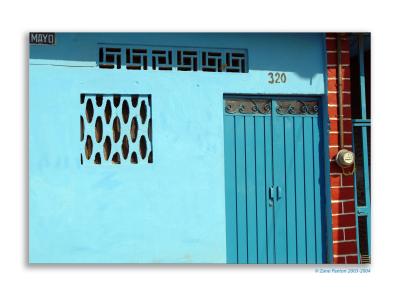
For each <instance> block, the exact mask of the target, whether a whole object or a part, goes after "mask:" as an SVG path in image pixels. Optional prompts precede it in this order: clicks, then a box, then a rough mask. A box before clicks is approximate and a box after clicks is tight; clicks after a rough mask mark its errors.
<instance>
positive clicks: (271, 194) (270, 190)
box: [268, 186, 275, 207]
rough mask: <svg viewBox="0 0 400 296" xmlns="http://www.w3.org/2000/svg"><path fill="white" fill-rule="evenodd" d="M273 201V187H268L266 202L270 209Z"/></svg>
mask: <svg viewBox="0 0 400 296" xmlns="http://www.w3.org/2000/svg"><path fill="white" fill-rule="evenodd" d="M274 199H275V189H274V186H270V187H269V198H268V200H269V202H268V205H269V206H270V207H272V206H273V205H274Z"/></svg>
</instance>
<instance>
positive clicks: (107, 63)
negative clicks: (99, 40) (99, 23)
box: [99, 47, 122, 69]
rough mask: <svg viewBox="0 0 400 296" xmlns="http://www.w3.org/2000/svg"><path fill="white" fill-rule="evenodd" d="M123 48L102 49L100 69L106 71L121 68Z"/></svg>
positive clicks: (100, 50) (100, 52) (100, 51)
mask: <svg viewBox="0 0 400 296" xmlns="http://www.w3.org/2000/svg"><path fill="white" fill-rule="evenodd" d="M121 51H122V50H121V48H111V47H105V48H103V47H100V49H99V67H100V68H104V69H114V68H117V69H120V68H121Z"/></svg>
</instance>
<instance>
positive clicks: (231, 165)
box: [224, 115, 237, 263]
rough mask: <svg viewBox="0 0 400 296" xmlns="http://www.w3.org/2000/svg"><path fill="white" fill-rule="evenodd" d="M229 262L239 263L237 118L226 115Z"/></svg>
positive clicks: (227, 244)
mask: <svg viewBox="0 0 400 296" xmlns="http://www.w3.org/2000/svg"><path fill="white" fill-rule="evenodd" d="M224 138H225V143H224V144H225V190H226V199H225V208H226V225H227V229H226V250H227V262H228V263H237V229H236V169H235V166H236V164H235V161H236V157H235V118H234V117H233V116H229V115H225V117H224Z"/></svg>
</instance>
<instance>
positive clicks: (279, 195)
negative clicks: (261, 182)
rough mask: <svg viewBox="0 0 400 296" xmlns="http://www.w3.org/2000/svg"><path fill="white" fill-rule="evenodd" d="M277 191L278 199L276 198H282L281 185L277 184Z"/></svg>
mask: <svg viewBox="0 0 400 296" xmlns="http://www.w3.org/2000/svg"><path fill="white" fill-rule="evenodd" d="M276 191H277V199H276V200H280V199H281V198H282V188H281V187H280V186H277V187H276Z"/></svg>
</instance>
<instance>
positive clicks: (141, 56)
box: [125, 48, 148, 70]
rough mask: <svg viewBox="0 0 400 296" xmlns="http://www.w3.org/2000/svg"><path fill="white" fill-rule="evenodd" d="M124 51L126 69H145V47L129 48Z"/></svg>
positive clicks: (146, 65)
mask: <svg viewBox="0 0 400 296" xmlns="http://www.w3.org/2000/svg"><path fill="white" fill-rule="evenodd" d="M125 52H126V68H127V69H128V70H147V67H148V64H147V50H146V49H130V48H127V49H126V50H125Z"/></svg>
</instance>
